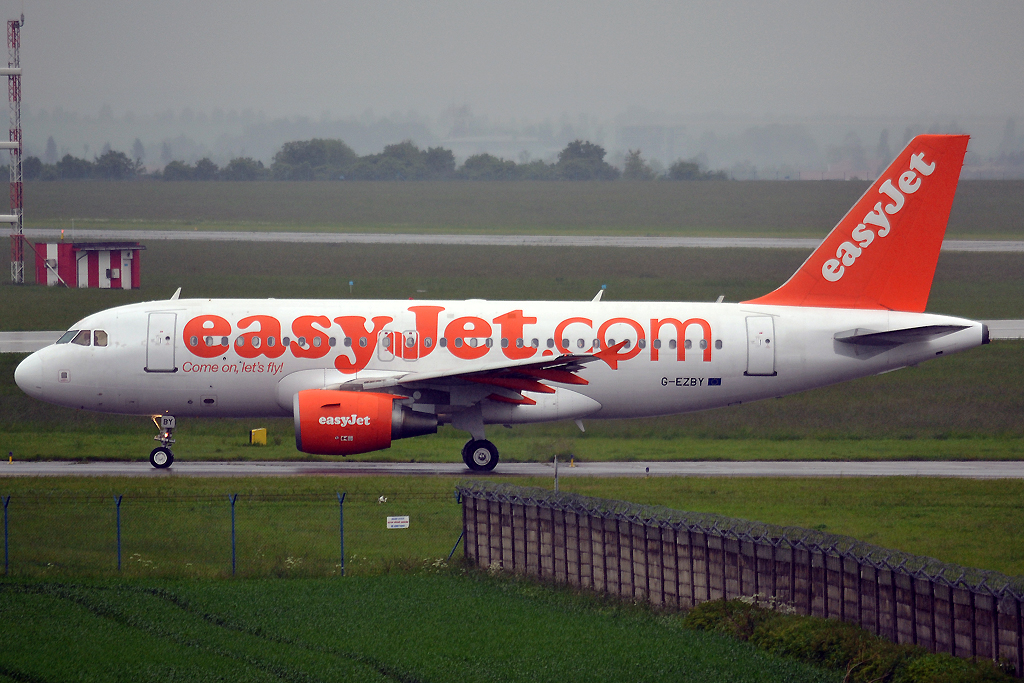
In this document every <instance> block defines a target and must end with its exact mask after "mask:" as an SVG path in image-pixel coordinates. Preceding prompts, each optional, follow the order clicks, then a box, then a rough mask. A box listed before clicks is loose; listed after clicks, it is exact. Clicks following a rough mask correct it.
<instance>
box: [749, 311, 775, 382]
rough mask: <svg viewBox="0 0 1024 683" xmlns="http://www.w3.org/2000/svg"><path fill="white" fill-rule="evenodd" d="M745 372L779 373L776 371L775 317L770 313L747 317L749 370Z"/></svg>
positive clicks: (768, 374)
mask: <svg viewBox="0 0 1024 683" xmlns="http://www.w3.org/2000/svg"><path fill="white" fill-rule="evenodd" d="M743 374H744V375H759V376H765V375H767V376H773V375H776V374H778V373H776V372H775V319H774V318H772V317H771V316H770V315H757V316H749V317H748V318H747V371H746V372H744V373H743Z"/></svg>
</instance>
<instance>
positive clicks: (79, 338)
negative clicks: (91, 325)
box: [71, 330, 92, 346]
mask: <svg viewBox="0 0 1024 683" xmlns="http://www.w3.org/2000/svg"><path fill="white" fill-rule="evenodd" d="M91 336H92V335H91V334H90V333H89V330H82V331H81V332H79V333H78V334H76V335H75V338H74V339H72V340H71V343H72V344H78V345H79V346H88V345H89V337H91Z"/></svg>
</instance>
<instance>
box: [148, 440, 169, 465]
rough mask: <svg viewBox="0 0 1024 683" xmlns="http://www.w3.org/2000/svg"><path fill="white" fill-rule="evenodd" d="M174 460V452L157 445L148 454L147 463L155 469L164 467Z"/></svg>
mask: <svg viewBox="0 0 1024 683" xmlns="http://www.w3.org/2000/svg"><path fill="white" fill-rule="evenodd" d="M172 462H174V453H171V449H170V448H167V447H165V446H157V447H156V448H154V449H153V451H152V452H151V453H150V454H149V464H150V465H152V466H153V467H156V468H157V469H161V470H162V469H166V468H168V467H170V466H171V463H172Z"/></svg>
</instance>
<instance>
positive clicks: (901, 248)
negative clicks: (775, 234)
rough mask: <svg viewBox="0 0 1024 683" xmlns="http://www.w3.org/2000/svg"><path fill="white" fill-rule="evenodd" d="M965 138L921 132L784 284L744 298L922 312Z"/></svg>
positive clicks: (937, 254) (835, 306) (792, 304)
mask: <svg viewBox="0 0 1024 683" xmlns="http://www.w3.org/2000/svg"><path fill="white" fill-rule="evenodd" d="M967 141H968V136H966V135H919V136H917V137H916V138H914V139H913V140H911V141H910V144H909V145H907V147H906V148H905V149H904V150H903V151H902V152H901V153H900V155H899V156H898V157H896V160H895V161H893V162H892V164H891V165H890V166H889V168H887V169H886V170H885V172H884V173H882V175H881V176H880V177H879V178H878V180H876V181H875V182H874V183H873V184H872V185H871V187H870V188H869V189H868V191H867V192H865V193H864V196H862V197H861V198H860V200H859V201H858V202H857V203H856V204H854V206H853V208H852V209H851V210H850V212H849V213H847V214H846V216H845V217H844V218H843V220H841V221H839V225H837V226H836V227H835V228H834V229H833V230H832V232H830V233H829V235H828V237H826V238H825V241H824V242H822V243H821V245H820V246H819V247H818V248H817V249H816V250H815V251H814V253H813V254H811V256H810V257H809V258H808V259H807V260H806V261H804V264H803V265H802V266H800V269H799V270H797V272H796V273H794V274H793V277H791V278H790V279H789V280H788V281H787V282H786V284H784V285H782V286H781V287H779V288H778V289H776V290H775V291H774V292H771V293H770V294H766V295H764V296H762V297H759V298H757V299H753V300H751V301H749V302H746V303H756V304H774V305H780V306H821V307H827V308H878V309H890V310H894V311H912V312H918V313H920V312H923V311H924V309H925V307H926V306H927V305H928V294H929V292H930V291H931V287H932V278H933V277H934V276H935V264H936V263H937V262H938V259H939V250H940V249H941V248H942V238H943V236H944V235H945V234H946V223H947V221H948V220H949V210H950V208H951V207H952V206H953V196H954V194H955V193H956V186H957V182H958V181H959V179H960V169H961V167H962V166H963V160H964V154H965V153H966V152H967Z"/></svg>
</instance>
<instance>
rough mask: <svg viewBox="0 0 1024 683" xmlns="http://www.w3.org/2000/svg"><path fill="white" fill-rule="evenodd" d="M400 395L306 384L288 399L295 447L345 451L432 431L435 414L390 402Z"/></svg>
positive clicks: (311, 450) (371, 448) (377, 446)
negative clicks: (293, 396)
mask: <svg viewBox="0 0 1024 683" xmlns="http://www.w3.org/2000/svg"><path fill="white" fill-rule="evenodd" d="M400 398H402V397H400V396H394V395H392V394H373V393H368V392H360V391H335V390H331V389H307V390H306V391H300V392H299V393H297V394H296V395H295V398H294V399H293V400H292V415H293V417H294V419H295V447H296V448H298V449H299V450H300V451H302V452H303V453H316V454H319V455H350V454H354V453H366V452H368V451H378V450H381V449H383V448H390V447H391V441H392V440H393V439H404V438H405V437H408V436H419V435H421V434H433V433H435V432H437V416H436V415H431V414H427V413H420V412H416V411H413V410H411V409H409V408H408V407H407V406H403V405H401V404H400V403H396V400H398V399H400Z"/></svg>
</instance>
